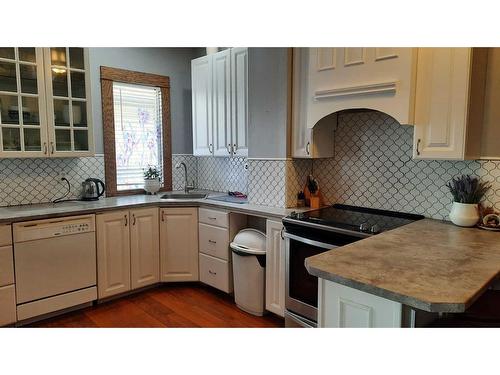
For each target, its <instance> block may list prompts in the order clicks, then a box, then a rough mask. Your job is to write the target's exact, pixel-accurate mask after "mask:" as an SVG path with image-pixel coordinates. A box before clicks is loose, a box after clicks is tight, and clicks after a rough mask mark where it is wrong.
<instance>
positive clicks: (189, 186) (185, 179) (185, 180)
mask: <svg viewBox="0 0 500 375" xmlns="http://www.w3.org/2000/svg"><path fill="white" fill-rule="evenodd" d="M180 167H184V192H185V193H186V194H188V193H189V191H190V190H193V189H194V181H193V184H192V185H188V171H187V166H186V163H184V162H180V163H177V164H176V165H175V169H179V168H180Z"/></svg>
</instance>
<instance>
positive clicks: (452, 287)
mask: <svg viewBox="0 0 500 375" xmlns="http://www.w3.org/2000/svg"><path fill="white" fill-rule="evenodd" d="M306 268H307V270H308V271H309V273H310V274H312V275H314V276H317V277H318V278H319V306H318V314H319V316H318V320H319V321H318V324H319V326H320V327H401V326H408V325H409V326H412V325H414V323H415V313H416V312H418V313H423V314H425V313H443V312H448V313H460V312H464V311H465V310H466V309H467V308H468V307H469V306H471V305H472V304H473V303H474V301H476V299H477V298H478V297H479V296H481V295H482V294H483V293H484V291H485V290H486V289H487V288H488V286H490V285H491V284H492V282H493V281H494V280H495V279H496V277H497V275H498V274H499V272H500V233H497V232H490V231H485V230H480V229H477V228H460V227H457V226H454V225H452V224H451V223H447V222H442V221H437V220H431V219H424V220H420V221H417V222H414V223H412V224H408V225H406V226H403V227H400V228H397V229H394V230H391V231H387V232H384V233H382V234H379V235H376V236H373V237H370V238H366V239H363V240H361V241H358V242H355V243H352V244H349V245H346V246H343V247H341V248H339V249H335V250H331V251H328V252H325V253H322V254H319V255H317V256H314V257H310V258H307V259H306ZM408 315H410V316H409V317H408Z"/></svg>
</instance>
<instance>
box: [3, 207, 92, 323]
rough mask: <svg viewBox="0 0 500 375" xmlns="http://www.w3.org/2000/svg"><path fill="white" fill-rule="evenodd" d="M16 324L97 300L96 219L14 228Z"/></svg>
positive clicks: (32, 223) (41, 222)
mask: <svg viewBox="0 0 500 375" xmlns="http://www.w3.org/2000/svg"><path fill="white" fill-rule="evenodd" d="M13 236H14V265H15V274H16V300H17V319H18V321H22V320H26V319H29V318H32V317H35V316H39V315H44V314H47V313H51V312H54V311H58V310H63V309H66V308H69V307H73V306H77V305H80V304H84V303H87V302H90V301H93V300H95V299H97V287H96V244H95V215H82V216H71V217H65V218H55V219H46V220H36V221H27V222H22V223H15V224H13Z"/></svg>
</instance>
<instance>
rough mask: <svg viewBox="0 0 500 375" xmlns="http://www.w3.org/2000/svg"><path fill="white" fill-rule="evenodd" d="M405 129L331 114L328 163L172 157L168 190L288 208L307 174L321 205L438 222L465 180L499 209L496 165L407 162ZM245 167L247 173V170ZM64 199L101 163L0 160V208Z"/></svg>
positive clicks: (499, 168)
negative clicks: (480, 183) (454, 181)
mask: <svg viewBox="0 0 500 375" xmlns="http://www.w3.org/2000/svg"><path fill="white" fill-rule="evenodd" d="M412 137H413V127H411V126H403V125H400V124H399V123H397V122H396V121H395V120H394V119H392V118H391V117H389V116H387V115H385V114H382V113H379V112H373V111H367V112H346V113H342V114H340V115H339V122H338V127H337V130H336V131H335V156H334V157H333V158H329V159H316V160H306V159H292V160H290V159H288V160H260V159H258V160H256V159H246V158H242V157H237V158H229V157H223V158H214V157H196V156H193V155H173V158H172V163H173V166H174V168H173V174H172V182H173V188H174V190H179V189H182V187H183V186H184V174H183V171H182V169H175V165H176V164H177V163H179V162H181V161H183V162H185V163H186V165H187V167H188V181H189V183H192V182H194V184H195V186H196V187H198V188H199V189H207V190H214V191H221V192H226V191H228V190H237V191H241V192H244V193H247V194H248V196H249V202H250V203H253V204H261V205H269V206H278V207H293V206H294V205H295V202H296V196H297V192H298V191H300V190H302V188H303V186H304V183H305V180H306V177H307V175H308V174H309V173H313V175H314V176H315V177H316V178H317V179H318V181H319V184H320V189H321V191H322V193H323V196H324V198H325V202H326V203H327V204H332V203H337V202H338V203H345V204H352V205H358V206H366V207H373V208H382V209H388V210H396V211H405V212H414V213H420V214H423V215H425V216H427V217H432V218H436V219H446V218H447V217H448V213H449V209H450V205H451V196H450V194H449V193H448V190H447V188H446V183H447V182H448V181H449V180H450V179H451V178H453V177H454V176H457V175H461V174H473V175H476V176H479V177H481V178H482V179H484V180H487V181H490V182H491V183H492V189H491V191H490V192H489V193H488V195H487V197H486V203H487V204H489V205H493V206H494V207H495V208H496V209H497V210H500V161H487V160H485V161H477V160H470V161H438V160H413V159H412ZM247 166H248V168H247ZM61 171H64V174H65V175H66V177H67V178H68V179H69V180H70V182H71V184H72V194H71V197H76V196H77V195H78V193H79V191H80V183H81V181H83V180H84V179H85V178H87V177H97V178H100V179H104V158H103V156H102V155H96V156H95V157H90V158H67V159H63V158H59V159H58V158H54V159H0V206H8V205H18V204H31V203H45V202H50V201H52V200H53V199H54V198H57V197H59V196H61V195H62V194H64V193H65V192H66V185H65V184H64V183H63V182H61V181H60V172H61Z"/></svg>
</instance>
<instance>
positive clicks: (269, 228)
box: [266, 220, 285, 316]
mask: <svg viewBox="0 0 500 375" xmlns="http://www.w3.org/2000/svg"><path fill="white" fill-rule="evenodd" d="M282 230H283V224H282V223H281V222H279V221H273V220H267V223H266V237H267V239H266V310H268V311H271V312H273V313H275V314H277V315H279V316H284V314H285V240H284V238H283V232H282Z"/></svg>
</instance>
